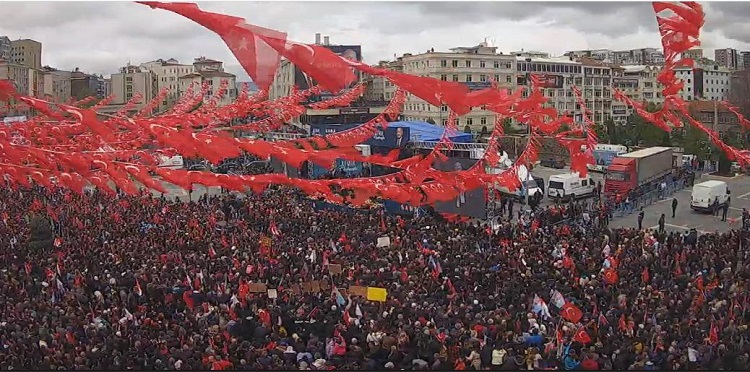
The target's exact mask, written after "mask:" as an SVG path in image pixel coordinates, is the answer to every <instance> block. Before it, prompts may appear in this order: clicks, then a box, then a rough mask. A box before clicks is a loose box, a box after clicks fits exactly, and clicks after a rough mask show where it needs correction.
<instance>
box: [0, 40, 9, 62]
mask: <svg viewBox="0 0 750 372" xmlns="http://www.w3.org/2000/svg"><path fill="white" fill-rule="evenodd" d="M11 48H12V47H11V41H10V39H9V38H8V37H7V36H0V61H10V55H11Z"/></svg>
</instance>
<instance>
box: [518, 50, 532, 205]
mask: <svg viewBox="0 0 750 372" xmlns="http://www.w3.org/2000/svg"><path fill="white" fill-rule="evenodd" d="M526 62H531V58H526ZM524 83H526V86H527V87H528V88H529V94H531V89H532V86H531V73H529V72H527V73H526V80H525V81H524ZM530 139H531V125H529V123H526V141H527V142H528V141H529V140H530ZM530 177H531V164H529V165H526V177H524V179H523V182H521V190H525V192H524V198H525V200H524V201H525V203H524V204H525V205H526V206H525V207H524V208H526V210H527V211H531V206H529V187H528V180H529V178H530Z"/></svg>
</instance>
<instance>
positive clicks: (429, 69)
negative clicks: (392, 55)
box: [384, 42, 517, 132]
mask: <svg viewBox="0 0 750 372" xmlns="http://www.w3.org/2000/svg"><path fill="white" fill-rule="evenodd" d="M398 62H399V63H400V64H401V66H402V68H403V72H404V73H407V74H412V75H418V76H429V77H432V78H436V79H441V80H445V81H453V82H458V83H462V84H464V85H466V86H467V87H468V88H469V90H479V89H484V88H487V87H490V85H491V82H492V81H496V82H497V83H498V86H499V88H500V89H507V90H509V91H512V90H514V89H515V88H516V86H517V77H516V57H515V56H514V55H510V54H502V53H497V48H496V47H491V46H488V45H487V43H484V42H483V43H480V44H479V45H477V46H473V47H458V48H453V49H451V50H450V52H435V51H434V50H430V51H428V52H426V53H422V54H416V55H412V54H405V55H404V56H403V57H401V60H400V61H398ZM386 84H388V83H386ZM388 88H389V87H388V86H387V85H386V86H385V87H384V91H385V92H386V93H387V92H388V90H387V89H388ZM393 89H394V91H395V88H393ZM384 94H385V93H384ZM407 97H408V98H407V100H406V103H405V105H404V111H403V115H404V118H405V120H416V121H427V122H434V123H436V124H440V125H445V124H446V123H447V120H448V107H447V106H442V107H434V106H432V105H430V104H428V103H427V102H425V101H424V100H422V99H420V98H418V97H415V96H412V95H410V94H409V95H407ZM457 120H458V122H457V123H456V124H457V125H458V126H459V128H461V129H464V128H468V129H470V130H471V131H472V132H478V131H480V130H481V129H482V128H485V129H487V130H489V129H491V127H492V124H493V123H494V120H495V115H494V113H493V112H491V111H488V110H484V109H482V108H474V109H473V110H472V111H471V112H469V113H468V114H466V115H464V116H462V117H460V118H458V119H457Z"/></svg>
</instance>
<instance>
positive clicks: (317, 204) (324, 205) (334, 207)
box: [313, 200, 361, 213]
mask: <svg viewBox="0 0 750 372" xmlns="http://www.w3.org/2000/svg"><path fill="white" fill-rule="evenodd" d="M313 209H315V210H316V211H324V210H329V211H334V212H344V213H355V212H360V211H361V210H359V209H356V208H352V207H348V206H346V205H341V204H333V203H329V202H325V201H322V200H315V201H313Z"/></svg>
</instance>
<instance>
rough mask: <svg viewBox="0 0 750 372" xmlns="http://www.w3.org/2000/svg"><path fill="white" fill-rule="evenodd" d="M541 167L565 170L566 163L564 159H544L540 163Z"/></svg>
mask: <svg viewBox="0 0 750 372" xmlns="http://www.w3.org/2000/svg"><path fill="white" fill-rule="evenodd" d="M540 165H541V166H543V167H547V168H554V169H563V168H565V161H564V160H562V159H553V158H549V159H544V160H542V161H541V162H540Z"/></svg>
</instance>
